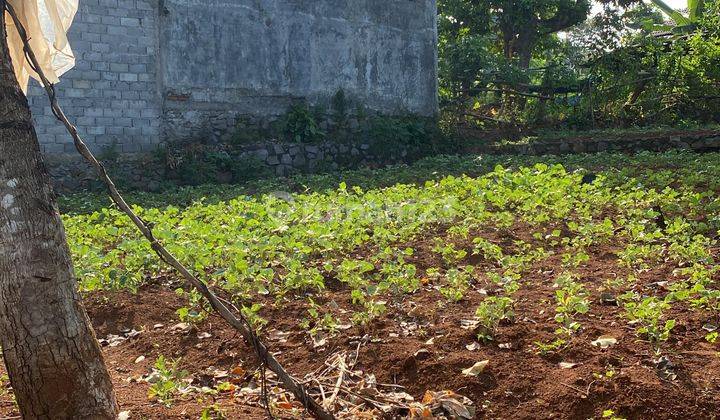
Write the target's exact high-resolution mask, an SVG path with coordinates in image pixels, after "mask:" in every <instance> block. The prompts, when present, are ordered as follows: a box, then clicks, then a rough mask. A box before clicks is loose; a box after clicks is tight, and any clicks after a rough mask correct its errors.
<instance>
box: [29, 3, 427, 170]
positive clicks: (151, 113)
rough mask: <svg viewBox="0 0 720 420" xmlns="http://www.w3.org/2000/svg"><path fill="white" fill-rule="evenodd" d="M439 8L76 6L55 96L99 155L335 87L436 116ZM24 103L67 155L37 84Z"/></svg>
mask: <svg viewBox="0 0 720 420" xmlns="http://www.w3.org/2000/svg"><path fill="white" fill-rule="evenodd" d="M436 13H437V6H436V1H435V0H80V9H79V13H78V15H77V17H76V20H75V23H74V24H73V26H72V28H71V31H70V34H69V37H70V41H71V43H72V47H73V49H74V51H75V54H76V57H77V65H76V67H75V69H73V70H72V71H70V72H69V73H68V74H67V75H65V77H64V78H63V80H62V82H61V83H60V84H59V85H58V86H57V90H58V94H59V97H60V100H61V103H62V104H63V106H64V108H65V110H66V113H67V114H68V116H69V117H70V118H71V120H72V121H74V122H75V123H76V124H77V125H78V128H79V130H80V133H81V134H82V136H83V137H84V138H85V139H86V141H87V142H88V144H89V145H90V146H91V147H92V148H94V150H96V151H102V150H106V149H107V148H110V147H111V146H112V148H113V149H115V150H116V151H118V152H120V153H123V154H125V153H135V152H145V151H151V150H154V149H156V148H157V146H158V144H161V143H164V142H168V141H174V140H183V139H191V140H193V139H200V138H202V136H207V135H211V134H212V133H218V132H221V131H222V130H230V129H232V128H233V127H234V125H235V122H236V120H237V118H238V117H242V116H251V117H255V118H261V117H265V116H272V115H279V114H282V113H284V112H285V111H286V110H287V109H288V107H289V106H290V105H291V104H292V103H295V102H300V101H306V102H308V103H310V104H326V103H328V102H329V100H330V98H331V97H332V96H333V95H335V94H336V92H338V91H339V90H340V89H342V90H343V91H344V92H345V94H346V95H347V96H348V97H350V98H353V99H354V100H355V101H358V102H361V103H362V104H363V105H364V106H365V107H366V108H368V109H370V110H375V111H380V112H383V113H388V114H399V113H411V114H417V115H424V116H429V115H434V114H435V113H436V112H437V109H438V104H437V25H436ZM29 97H30V102H31V107H32V110H33V114H34V117H35V121H36V127H37V131H38V136H39V138H40V142H41V144H42V147H43V150H44V152H45V153H46V155H51V156H57V155H62V154H67V153H73V146H72V142H71V139H70V137H69V136H68V135H67V133H66V132H65V130H64V128H63V127H62V125H60V124H58V123H57V122H56V121H55V120H54V117H53V116H52V113H51V111H50V108H49V107H48V104H47V99H46V98H45V96H44V95H43V92H41V91H40V88H39V87H38V86H37V84H34V85H32V86H31V88H30V94H29ZM208 133H211V134H208Z"/></svg>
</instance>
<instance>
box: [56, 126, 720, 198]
mask: <svg viewBox="0 0 720 420" xmlns="http://www.w3.org/2000/svg"><path fill="white" fill-rule="evenodd" d="M670 149H684V150H693V151H697V152H708V151H720V131H703V132H693V133H679V134H678V133H674V134H667V135H655V136H654V137H652V138H649V137H646V138H636V139H632V138H622V139H607V138H605V139H585V140H576V139H558V140H553V141H542V142H534V143H530V144H518V145H504V146H487V147H483V148H480V150H478V149H474V150H473V151H472V153H481V154H482V153H485V154H516V155H518V154H519V155H561V154H571V153H595V152H604V151H610V152H626V153H635V152H639V151H644V150H647V151H655V152H662V151H667V150H670ZM417 152H418V151H417V150H415V151H413V150H410V149H407V148H403V147H399V146H393V147H392V148H388V147H384V148H378V147H377V146H373V145H372V144H369V143H367V142H360V143H352V142H343V143H339V142H333V141H325V142H322V143H317V144H298V143H280V142H258V143H252V144H246V145H244V146H242V147H233V148H225V149H222V148H218V149H217V150H216V151H215V153H219V154H221V155H223V156H225V157H226V158H227V159H228V160H230V161H232V162H235V163H236V164H237V165H238V169H240V170H242V169H243V168H242V165H245V164H248V163H250V162H252V163H258V164H259V165H260V166H261V167H264V168H265V169H266V170H267V174H268V176H287V175H290V174H293V173H301V172H302V173H321V172H327V171H332V170H336V169H340V168H357V167H379V166H384V165H389V164H395V163H402V162H406V163H409V162H411V161H413V160H415V159H417V158H419V157H421V155H420V154H419V153H417ZM105 160H106V162H107V163H108V165H109V169H110V172H111V174H113V175H114V176H115V178H116V179H117V180H118V181H119V184H120V185H124V186H126V187H131V188H136V189H142V190H150V191H153V190H157V189H159V188H160V187H161V185H162V183H163V182H175V181H176V176H175V174H174V172H173V168H171V166H172V165H169V164H168V162H167V161H163V159H161V158H160V157H159V155H158V154H133V155H125V154H121V155H119V156H116V157H113V158H111V159H107V158H106V159H105ZM47 162H48V167H49V168H50V174H51V177H52V178H53V179H54V181H55V186H56V189H57V190H58V191H60V192H69V191H78V190H83V189H88V188H93V187H94V186H97V185H98V184H97V181H96V177H95V175H94V174H93V173H92V171H91V170H90V168H89V167H88V166H87V165H86V164H85V163H84V162H83V161H82V160H80V159H79V158H75V157H69V156H65V157H61V158H57V157H52V156H50V157H48V158H47ZM253 167H254V166H253ZM216 175H217V176H216V179H213V180H211V181H212V182H219V183H224V182H233V181H237V180H233V179H232V175H231V174H229V173H224V172H222V171H220V172H218V173H217V174H216Z"/></svg>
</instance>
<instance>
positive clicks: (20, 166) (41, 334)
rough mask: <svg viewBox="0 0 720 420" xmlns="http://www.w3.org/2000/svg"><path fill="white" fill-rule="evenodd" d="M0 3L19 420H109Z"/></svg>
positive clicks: (3, 154) (7, 354)
mask: <svg viewBox="0 0 720 420" xmlns="http://www.w3.org/2000/svg"><path fill="white" fill-rule="evenodd" d="M4 10H5V0H0V11H2V12H0V344H1V345H2V349H3V358H4V360H5V365H6V367H7V370H8V373H9V376H10V382H11V384H12V387H13V390H14V392H15V396H16V399H17V402H18V405H19V407H20V411H21V413H22V416H23V418H26V419H49V418H77V419H114V418H117V413H118V408H117V403H116V401H115V396H114V393H113V387H112V383H111V381H110V376H109V374H108V372H107V369H106V368H105V365H104V360H103V355H102V352H101V350H100V347H99V346H98V343H97V340H96V339H95V335H94V332H93V330H92V327H91V325H90V321H89V319H88V317H87V314H86V313H85V310H84V309H83V306H82V304H81V299H80V297H79V295H78V292H77V283H76V280H75V278H74V275H73V267H72V262H71V259H70V252H69V249H68V246H67V243H66V240H65V232H64V229H63V226H62V222H61V220H60V215H59V213H58V210H57V206H56V204H55V199H54V196H53V193H52V189H51V187H50V184H49V178H48V175H47V172H46V170H45V167H44V165H43V162H42V158H41V154H40V146H39V144H38V140H37V136H36V134H35V130H34V128H33V125H32V120H31V116H30V109H29V108H28V103H27V99H26V98H25V96H24V94H23V93H22V91H21V90H20V86H19V85H18V82H17V80H16V78H15V74H14V72H13V68H12V63H11V62H10V58H9V53H8V45H7V40H6V33H5V19H6V14H5V13H4Z"/></svg>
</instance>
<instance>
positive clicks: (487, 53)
mask: <svg viewBox="0 0 720 420" xmlns="http://www.w3.org/2000/svg"><path fill="white" fill-rule="evenodd" d="M617 3H618V2H607V3H606V4H604V5H603V7H602V10H601V11H600V12H599V13H596V14H594V15H592V16H588V13H587V12H588V9H587V6H588V4H587V3H582V2H572V1H530V2H521V3H519V4H516V2H502V1H499V2H496V1H489V0H488V1H482V2H476V1H470V0H444V1H441V2H440V4H439V8H440V14H441V16H440V26H439V28H440V44H439V47H440V86H441V89H440V92H441V98H442V103H443V107H444V115H445V116H446V118H447V119H448V120H451V121H452V122H453V123H455V124H460V125H461V126H466V127H468V128H480V129H487V128H491V129H501V130H505V131H508V132H510V133H512V132H513V131H514V130H518V129H520V128H522V129H524V130H527V129H535V128H556V129H557V128H573V129H588V128H603V127H618V126H624V127H631V126H657V125H672V126H680V127H682V126H687V125H698V124H709V123H717V122H718V121H720V75H719V74H718V71H719V70H718V69H720V37H719V36H718V15H720V11H719V9H718V7H719V6H718V3H719V2H718V1H717V0H710V1H705V2H702V1H701V2H697V1H694V0H693V1H691V2H690V3H689V5H690V6H691V7H690V11H689V12H688V13H687V16H685V15H683V14H682V13H680V12H677V11H671V10H667V8H665V12H666V13H667V15H663V13H661V9H659V8H656V7H653V6H651V5H649V4H645V3H642V2H634V1H625V2H619V3H622V7H620V6H618V5H617ZM666 16H668V17H666ZM561 17H562V18H561ZM670 17H672V19H674V20H667V21H666V19H669V18H670ZM511 18H513V19H516V23H517V24H514V25H508V24H506V22H507V20H508V19H511ZM586 18H588V19H587V20H586ZM528 19H529V20H528ZM528 22H546V23H545V26H543V24H542V23H540V24H528ZM522 24H525V25H526V26H527V28H525V29H524V32H523V29H522V28H523V27H522ZM558 28H560V29H558ZM658 30H661V32H658ZM533 31H536V32H535V35H532V36H531V35H529V34H530V33H532V32H533ZM558 31H563V32H562V33H558ZM526 39H527V40H530V41H531V44H532V47H531V48H528V47H522V48H520V49H519V50H518V48H517V46H519V45H520V44H523V42H524V41H523V40H526ZM513 46H515V47H514V48H513ZM528 51H529V52H528ZM521 56H523V58H521Z"/></svg>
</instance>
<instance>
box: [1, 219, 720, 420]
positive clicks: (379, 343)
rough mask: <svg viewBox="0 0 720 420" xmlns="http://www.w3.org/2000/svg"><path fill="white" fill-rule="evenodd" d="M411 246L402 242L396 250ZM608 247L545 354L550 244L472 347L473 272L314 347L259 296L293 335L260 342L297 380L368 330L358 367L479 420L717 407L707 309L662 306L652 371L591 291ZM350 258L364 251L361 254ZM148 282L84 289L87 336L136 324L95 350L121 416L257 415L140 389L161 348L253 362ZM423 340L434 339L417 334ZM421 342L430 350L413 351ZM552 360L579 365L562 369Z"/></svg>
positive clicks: (189, 356)
mask: <svg viewBox="0 0 720 420" xmlns="http://www.w3.org/2000/svg"><path fill="white" fill-rule="evenodd" d="M435 234H436V235H444V232H443V230H442V229H438V230H437V231H436V232H435ZM475 234H476V235H481V236H483V237H486V238H488V239H489V240H492V241H495V242H498V243H503V242H504V243H505V244H504V245H508V243H509V241H508V238H512V237H515V238H522V239H524V240H526V241H527V242H532V241H533V240H532V238H531V237H529V234H525V233H523V232H522V231H518V230H517V229H516V230H514V231H512V232H511V231H490V230H488V231H485V232H479V233H475ZM408 244H410V245H412V246H413V247H414V248H415V249H416V252H415V254H414V255H413V256H412V257H410V258H409V259H408V260H409V262H412V263H414V264H416V265H417V267H418V269H419V273H420V274H421V275H422V273H424V270H425V269H426V268H429V267H442V266H443V262H442V260H441V259H440V258H439V257H438V256H437V255H435V254H434V253H433V252H432V251H430V248H431V247H432V245H431V241H430V240H424V239H418V240H415V241H412V242H410V243H408ZM408 244H401V246H399V248H400V249H402V248H404V247H405V246H406V245H408ZM456 244H457V246H458V247H461V246H464V247H465V248H466V249H468V250H469V249H470V241H456ZM613 246H617V245H603V246H598V247H594V248H592V249H590V250H589V254H590V256H591V258H590V261H589V262H588V263H586V264H584V265H583V266H581V267H580V268H579V269H578V270H577V271H578V273H579V274H580V276H581V278H580V281H581V282H582V283H583V284H585V286H586V287H587V289H588V290H589V291H591V293H592V305H591V311H590V312H589V314H588V315H587V316H579V317H578V318H577V319H578V321H580V322H581V324H582V328H581V330H580V331H579V332H577V333H576V334H575V335H574V336H573V338H572V339H571V340H570V341H569V343H568V345H567V347H566V348H565V349H563V350H562V351H560V352H558V353H555V354H551V355H546V356H543V355H540V354H538V353H537V352H536V351H535V348H534V344H533V343H534V342H536V341H549V340H551V339H553V338H554V334H553V331H554V330H555V329H556V327H557V323H556V322H555V321H554V320H553V316H554V300H553V299H554V298H553V296H554V289H553V287H552V283H553V279H554V277H555V276H556V275H557V274H558V271H557V270H558V267H559V265H560V257H559V256H558V255H554V256H551V257H550V258H548V259H547V260H545V261H542V262H539V263H537V264H536V265H535V266H534V267H533V269H532V271H531V272H530V273H529V274H528V275H526V276H525V277H524V278H523V279H522V283H523V286H522V288H521V289H520V291H518V292H517V294H516V296H515V298H516V302H517V303H516V307H515V314H516V317H515V321H514V322H512V323H509V324H507V325H503V326H501V327H500V328H499V331H498V334H497V335H496V337H495V341H494V342H491V343H489V344H482V345H481V346H480V348H479V349H477V350H468V349H467V348H466V345H468V344H470V343H472V342H474V341H475V333H474V332H473V331H471V330H466V329H463V328H461V327H460V323H461V320H463V319H470V318H472V316H473V314H474V311H475V308H476V307H477V305H478V304H479V303H480V302H481V301H482V300H483V296H484V295H483V294H481V293H479V290H481V289H486V291H487V292H488V293H489V294H492V293H493V290H492V286H490V284H489V283H488V282H487V281H484V280H483V279H482V278H478V280H477V282H476V283H475V284H473V287H472V290H470V291H469V292H468V293H467V294H466V297H465V298H464V299H463V300H462V301H460V302H459V303H452V304H451V303H441V302H444V299H443V298H442V297H441V295H440V294H439V293H438V291H437V290H436V289H435V288H434V287H433V285H432V284H430V283H428V284H426V285H425V286H424V288H423V289H421V290H420V291H418V292H417V293H415V294H412V295H404V296H402V297H399V298H398V297H396V298H395V299H394V300H392V301H391V302H392V303H391V304H388V310H387V312H386V313H385V314H384V315H383V316H381V317H380V318H379V319H376V320H375V321H373V322H371V324H370V325H368V326H366V327H362V328H361V327H352V328H350V329H348V330H344V331H340V332H338V333H337V334H336V335H335V336H334V337H332V338H330V339H329V340H328V344H327V345H326V346H324V347H320V348H318V349H315V348H314V347H313V345H312V343H311V341H310V339H309V337H308V334H307V333H306V332H305V331H303V330H302V329H301V328H299V327H298V320H299V319H302V318H304V317H306V316H307V315H306V309H307V305H306V303H305V300H304V299H295V300H293V299H290V298H284V299H283V300H281V301H280V302H277V303H275V302H273V301H271V300H268V301H266V302H264V303H265V304H266V309H264V310H263V312H262V315H263V317H264V318H266V319H268V320H270V321H271V322H270V325H268V327H266V330H268V331H269V330H278V331H283V332H288V333H290V334H289V336H288V337H287V341H285V342H280V341H277V340H268V342H269V344H270V347H271V349H272V351H273V352H277V354H278V358H279V360H280V361H281V362H282V363H284V365H285V367H286V368H287V369H288V370H289V371H290V372H291V373H292V374H294V375H295V376H296V377H303V376H304V375H305V374H307V373H310V372H313V371H315V370H316V369H317V368H318V367H320V366H322V365H323V363H324V361H325V360H326V359H327V358H328V357H329V356H331V355H332V354H334V353H337V352H338V351H340V350H346V351H348V352H350V353H353V354H354V353H355V350H356V347H357V344H356V343H357V338H358V337H362V336H364V335H365V334H370V336H371V337H372V338H374V340H372V341H369V342H366V343H365V344H363V345H361V346H360V349H359V351H358V365H357V368H358V369H362V370H364V371H366V372H370V373H373V374H375V375H376V377H377V379H378V382H381V383H391V384H398V385H401V386H403V387H405V390H406V392H408V393H410V394H411V395H413V396H414V397H415V398H416V399H420V398H421V397H422V396H423V394H424V393H425V391H427V390H435V391H440V390H452V391H455V392H457V393H459V394H462V395H465V396H467V397H469V398H470V399H471V400H473V401H474V403H475V406H476V407H477V417H478V418H503V419H506V418H512V419H558V418H560V419H588V418H600V417H601V416H602V413H603V411H604V410H608V409H612V410H614V412H615V413H616V415H618V416H622V417H625V418H629V419H645V418H655V419H677V418H692V419H713V418H717V417H718V413H720V392H719V391H720V343H719V344H710V343H708V342H707V341H705V339H704V334H705V331H703V330H702V326H703V325H704V324H705V323H706V322H707V321H708V320H709V319H708V315H707V314H704V313H703V312H701V311H688V310H685V309H683V308H681V307H680V306H679V305H676V306H675V308H674V309H673V310H672V313H671V314H670V315H671V316H672V317H673V318H675V319H676V320H677V326H676V327H675V329H674V330H673V332H672V335H671V338H670V340H669V341H668V342H667V343H664V344H663V346H662V349H663V354H664V355H666V356H667V357H669V358H670V360H671V361H672V363H673V364H674V365H675V367H674V371H675V373H676V374H677V378H676V379H675V380H666V379H663V378H661V375H659V374H658V371H657V369H656V364H655V362H653V359H654V358H655V355H654V354H653V353H652V349H651V346H650V345H649V343H647V342H645V341H643V340H641V339H640V338H638V337H637V336H636V334H635V332H634V331H633V328H632V327H631V326H629V325H628V324H627V322H626V320H624V319H623V318H622V316H621V312H622V311H621V309H620V308H618V307H616V306H612V305H605V304H602V303H601V302H600V293H601V291H600V290H599V288H600V286H601V285H602V284H603V283H604V281H605V280H608V279H612V278H616V277H618V276H624V275H627V273H628V272H627V270H624V269H621V268H619V266H618V264H617V256H616V255H615V252H616V251H617V249H614V248H613ZM505 248H506V249H507V247H505ZM356 255H357V256H362V255H363V252H362V251H359V252H357V253H356ZM465 263H472V264H473V265H476V266H477V267H478V268H479V269H480V272H482V271H483V269H486V268H489V267H490V264H489V263H488V262H487V261H484V260H483V259H481V258H478V257H472V256H470V257H468V259H467V261H466V262H465ZM675 268H676V267H675V266H673V265H672V264H670V263H667V262H660V263H658V264H656V265H655V266H654V267H653V268H652V269H650V270H648V271H645V272H642V273H641V274H640V275H639V279H638V282H637V283H636V284H635V285H633V286H632V287H633V288H634V289H635V290H637V291H639V292H643V293H645V294H656V295H658V296H662V295H663V294H664V293H665V292H666V290H665V289H664V288H665V287H667V286H666V285H664V284H662V283H661V284H660V285H658V284H657V282H658V281H670V282H672V281H675V278H674V277H673V275H672V271H673V270H674V269H675ZM150 283H151V284H148V285H146V286H144V287H142V288H141V289H140V290H139V291H138V293H137V294H131V293H129V292H97V293H91V294H89V295H88V296H87V297H86V298H85V305H86V307H87V309H88V312H89V314H90V317H91V319H92V321H93V325H94V327H95V330H96V332H97V335H98V337H100V338H103V337H107V336H108V335H109V334H120V333H122V332H123V331H126V330H128V329H132V328H134V329H136V330H143V332H142V333H141V334H139V335H138V336H137V337H135V338H131V339H128V340H127V341H124V342H122V343H121V344H120V345H118V346H116V347H109V346H107V347H105V357H106V362H107V365H108V367H109V369H110V371H111V374H112V377H113V381H114V383H115V386H116V391H117V395H118V399H119V401H120V404H121V406H122V409H123V410H129V411H130V412H131V419H140V418H153V419H155V418H199V416H200V412H201V410H202V409H203V407H207V406H209V405H211V404H213V403H217V404H218V406H220V407H221V408H222V410H223V411H224V412H225V414H226V415H227V417H228V418H231V419H255V418H257V419H260V418H265V413H264V411H263V410H262V409H261V408H259V407H258V406H257V405H254V404H247V403H246V402H243V401H240V400H238V399H233V398H232V397H231V396H230V395H228V394H225V393H220V394H219V395H217V396H206V397H203V399H202V400H200V401H198V398H197V397H196V396H193V397H190V398H187V399H178V400H176V401H175V403H174V404H173V405H172V406H171V407H169V408H168V407H165V406H163V405H162V404H159V403H157V402H153V401H150V400H149V399H148V395H147V392H148V385H147V384H146V383H143V382H137V381H135V380H129V379H130V378H138V377H140V376H142V375H146V374H147V373H148V372H149V371H150V369H151V366H152V364H153V361H154V360H155V359H156V358H157V357H158V356H159V355H165V356H166V357H168V358H177V357H181V358H182V366H183V368H185V369H187V370H188V371H190V373H191V374H192V375H193V377H195V378H196V381H197V382H200V384H203V383H205V382H208V381H211V380H212V379H211V377H212V371H213V370H216V369H219V370H232V369H234V368H236V367H238V366H241V367H243V369H244V370H245V371H247V372H252V371H253V370H254V369H255V368H256V366H257V363H256V360H255V359H254V357H253V356H252V355H251V350H250V348H249V347H248V346H247V345H246V344H245V343H244V342H243V340H242V339H241V338H239V337H238V335H237V334H236V333H235V332H234V331H233V330H231V329H230V328H229V327H228V326H227V325H225V324H224V323H223V322H222V321H221V320H220V319H218V318H217V317H216V316H210V317H209V318H208V319H207V320H206V321H204V322H202V323H201V324H199V325H198V327H197V330H195V331H191V332H185V333H183V332H178V331H173V330H172V326H173V325H174V324H176V323H177V322H178V321H177V317H176V315H175V310H176V309H177V308H178V307H181V306H183V305H184V302H183V299H182V298H180V297H178V296H177V295H176V294H175V293H174V292H173V291H172V290H171V289H170V288H169V287H164V286H161V285H159V284H158V283H159V282H158V281H155V282H150ZM327 283H328V290H327V293H325V294H324V295H323V297H320V298H317V299H316V302H317V303H318V304H320V305H321V306H322V307H323V308H324V309H326V310H328V311H330V312H332V313H334V314H335V315H336V316H337V317H338V318H339V319H341V320H342V321H347V319H348V317H349V309H350V308H351V304H350V298H349V291H348V290H347V289H346V288H345V287H344V286H343V285H342V284H340V283H339V282H337V281H335V280H333V279H328V281H327ZM389 301H390V300H389ZM156 324H163V326H162V327H157V326H156ZM409 325H410V326H413V328H409V327H408V326H409ZM415 327H417V328H415ZM198 333H209V334H211V335H212V336H211V337H210V338H204V339H200V338H198ZM607 334H609V335H612V336H613V337H615V338H617V340H618V344H617V345H615V346H613V347H610V348H608V349H600V348H598V347H595V346H593V345H591V342H592V341H593V340H595V339H596V338H597V337H598V336H601V335H607ZM431 338H434V340H433V342H432V344H428V340H430V339H431ZM499 344H503V347H502V348H501V347H499ZM508 344H509V345H508ZM420 349H425V350H427V352H421V353H418V350H420ZM416 355H417V356H416ZM139 356H145V360H144V361H142V362H139V363H136V359H137V358H138V357H139ZM485 359H487V360H489V361H490V363H489V365H488V368H487V369H486V370H485V371H484V372H483V373H482V374H480V375H479V376H477V377H467V376H463V375H462V374H461V371H462V369H465V368H467V367H469V366H471V365H473V364H474V363H475V362H477V361H480V360H485ZM559 362H571V363H576V364H577V365H576V366H575V367H573V368H570V369H562V368H560V367H559V365H558V363H559ZM609 371H611V372H613V376H612V377H607V375H605V374H606V372H609ZM2 373H4V371H3V370H2V369H1V368H0V374H2ZM208 378H210V379H208ZM241 381H242V380H240V382H241ZM6 390H8V391H9V389H7V388H6ZM1 391H2V390H0V417H3V416H6V417H7V416H17V415H18V412H17V411H16V409H15V408H14V406H13V403H12V400H11V393H10V392H4V393H2V392H1Z"/></svg>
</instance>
